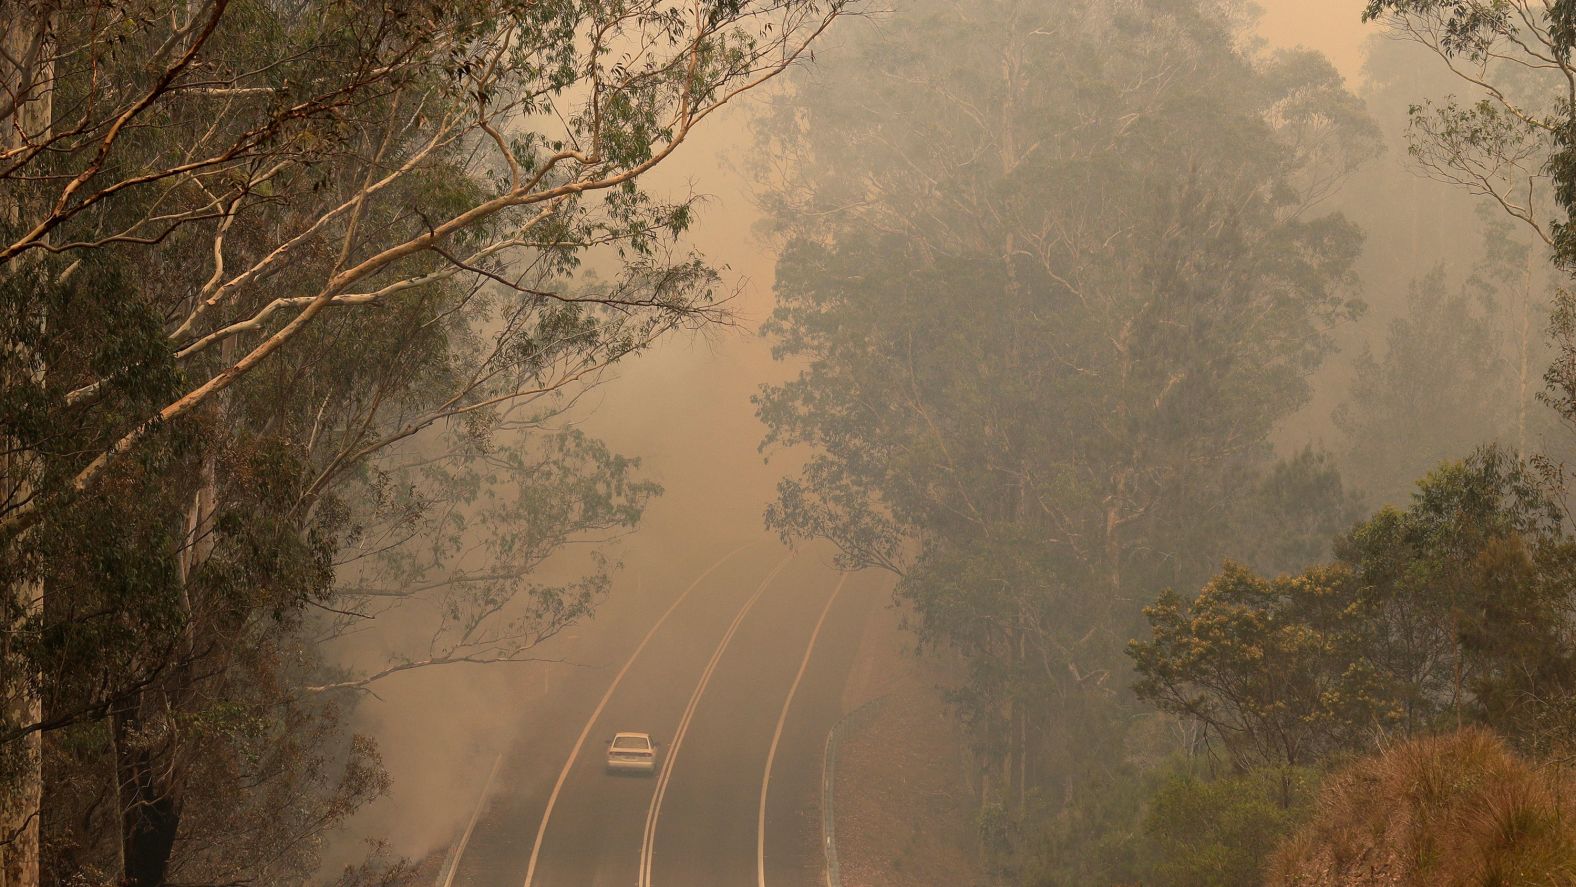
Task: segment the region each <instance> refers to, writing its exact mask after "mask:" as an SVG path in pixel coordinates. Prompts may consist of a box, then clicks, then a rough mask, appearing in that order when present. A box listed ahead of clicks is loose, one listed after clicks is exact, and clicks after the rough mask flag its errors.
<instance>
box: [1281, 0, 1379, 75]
mask: <svg viewBox="0 0 1576 887" xmlns="http://www.w3.org/2000/svg"><path fill="white" fill-rule="evenodd" d="M1258 2H1259V5H1260V6H1261V7H1263V9H1264V15H1263V17H1262V18H1261V19H1260V20H1259V33H1261V34H1262V35H1263V36H1264V39H1266V40H1268V41H1269V42H1270V45H1272V46H1278V47H1279V46H1284V47H1294V46H1306V47H1307V48H1309V49H1317V50H1319V51H1320V52H1323V53H1324V54H1325V55H1327V56H1329V57H1330V60H1331V61H1332V62H1334V63H1335V66H1336V67H1337V68H1339V69H1340V70H1341V73H1342V74H1344V75H1346V78H1347V80H1348V82H1350V81H1352V80H1354V79H1356V77H1357V75H1358V73H1359V69H1360V67H1361V65H1362V45H1363V41H1364V40H1365V39H1366V38H1367V36H1368V35H1369V34H1370V33H1372V32H1373V29H1374V28H1375V27H1376V26H1374V25H1365V24H1363V22H1362V14H1363V7H1364V6H1366V5H1367V4H1366V3H1365V2H1364V0H1258Z"/></svg>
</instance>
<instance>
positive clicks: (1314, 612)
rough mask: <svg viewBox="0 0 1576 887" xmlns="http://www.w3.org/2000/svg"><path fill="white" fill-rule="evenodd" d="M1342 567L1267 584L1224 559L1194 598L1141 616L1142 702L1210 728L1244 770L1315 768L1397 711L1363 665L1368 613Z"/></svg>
mask: <svg viewBox="0 0 1576 887" xmlns="http://www.w3.org/2000/svg"><path fill="white" fill-rule="evenodd" d="M1358 584H1359V580H1358V579H1357V577H1356V576H1354V575H1353V573H1352V572H1351V571H1349V570H1347V569H1344V568H1342V567H1332V568H1312V569H1310V570H1308V571H1306V572H1304V573H1302V574H1300V575H1297V576H1283V577H1280V578H1277V579H1261V578H1259V577H1257V576H1254V575H1253V574H1252V573H1250V572H1248V571H1247V570H1246V569H1244V568H1242V567H1240V566H1236V565H1234V564H1227V566H1226V568H1225V570H1224V571H1223V572H1222V573H1221V574H1220V575H1219V576H1217V577H1215V578H1214V579H1213V580H1211V581H1210V583H1209V584H1208V585H1206V586H1204V590H1203V591H1202V592H1201V593H1200V594H1199V596H1198V597H1197V598H1196V599H1195V600H1194V601H1193V602H1192V603H1191V604H1184V603H1183V601H1182V600H1181V599H1180V598H1179V597H1178V596H1177V595H1176V594H1175V593H1173V592H1169V591H1168V592H1166V593H1164V594H1162V595H1161V596H1160V599H1159V600H1158V601H1156V602H1155V604H1153V605H1152V606H1150V607H1147V608H1146V609H1145V611H1144V612H1145V615H1146V616H1148V617H1149V622H1150V626H1151V631H1152V636H1151V639H1150V640H1149V641H1147V642H1143V643H1140V642H1136V641H1135V642H1134V643H1133V645H1132V647H1131V650H1130V652H1131V653H1132V656H1133V659H1134V661H1135V664H1136V666H1137V669H1138V673H1139V675H1140V679H1139V682H1138V683H1137V685H1136V686H1135V690H1136V691H1137V693H1138V695H1139V697H1140V698H1143V699H1146V700H1149V701H1152V702H1154V703H1155V704H1156V705H1158V706H1159V707H1160V708H1161V709H1162V710H1165V711H1168V712H1172V713H1174V714H1177V715H1179V716H1181V717H1183V718H1185V719H1189V720H1194V721H1198V722H1201V723H1203V724H1205V725H1206V726H1207V727H1209V728H1210V729H1211V730H1212V731H1213V733H1214V735H1215V736H1216V737H1218V740H1219V741H1220V742H1221V743H1222V744H1223V745H1224V746H1225V748H1226V750H1227V751H1228V752H1229V753H1230V755H1231V758H1232V761H1233V762H1234V763H1235V764H1236V765H1237V766H1239V767H1244V768H1248V767H1263V766H1270V767H1275V766H1284V767H1297V766H1311V765H1313V764H1315V763H1317V762H1318V761H1320V760H1322V759H1323V758H1324V757H1325V756H1327V755H1330V754H1332V753H1335V752H1338V751H1341V750H1344V749H1349V748H1353V747H1357V746H1358V745H1360V744H1361V743H1362V742H1363V741H1364V740H1365V739H1366V738H1367V735H1368V731H1370V730H1371V729H1374V728H1383V727H1385V726H1386V725H1388V724H1390V723H1391V722H1393V721H1394V720H1395V719H1396V718H1397V717H1398V715H1399V712H1398V711H1397V710H1396V705H1395V703H1394V700H1393V699H1392V698H1391V697H1392V693H1391V691H1390V687H1389V686H1388V685H1387V684H1386V683H1385V680H1384V676H1383V675H1381V674H1379V673H1377V672H1376V671H1375V670H1374V669H1373V668H1372V667H1371V666H1370V665H1369V664H1368V662H1367V660H1366V658H1365V657H1366V656H1367V654H1369V653H1370V652H1371V648H1370V646H1369V641H1370V638H1369V637H1368V631H1367V629H1368V624H1369V619H1370V618H1371V617H1370V614H1368V613H1366V612H1364V610H1363V609H1362V608H1361V607H1360V606H1356V603H1357V601H1358V598H1359V594H1358V591H1357V588H1358Z"/></svg>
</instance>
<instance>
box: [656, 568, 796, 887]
mask: <svg viewBox="0 0 1576 887" xmlns="http://www.w3.org/2000/svg"><path fill="white" fill-rule="evenodd" d="M792 560H793V555H792V554H789V555H788V556H787V557H785V558H783V559H782V561H781V562H780V563H778V564H777V566H776V568H774V569H773V570H772V571H771V572H770V573H768V574H767V576H766V578H765V579H762V580H761V584H760V587H759V588H756V589H755V593H754V594H752V595H750V599H749V600H747V601H745V602H744V606H743V607H740V608H739V612H738V613H737V614H736V615H735V616H734V617H733V622H732V623H730V624H729V625H728V630H727V631H726V632H724V633H723V636H722V640H721V641H719V642H718V644H717V649H716V650H715V651H713V652H712V654H711V660H710V661H708V662H707V663H706V668H705V669H704V670H703V671H702V672H701V675H700V681H699V682H698V683H697V684H696V685H695V692H694V693H691V694H690V698H689V704H688V705H686V706H684V715H683V717H681V718H680V719H679V726H678V730H676V731H675V732H674V734H673V742H672V743H671V745H670V746H669V748H668V753H667V756H666V758H665V760H663V762H662V771H661V772H660V773H658V774H657V787H656V790H655V791H653V792H652V793H651V805H650V806H649V807H647V808H646V831H645V834H644V835H642V836H641V842H640V872H639V885H640V887H651V869H652V863H653V862H654V860H655V857H656V855H657V820H658V819H659V818H660V817H661V816H662V799H663V798H664V797H666V796H667V793H668V782H669V781H671V780H672V778H673V763H674V761H676V760H678V756H679V746H681V745H683V744H684V737H685V735H686V734H688V733H689V725H690V721H691V720H692V719H693V718H694V717H695V709H696V708H697V707H699V705H700V698H701V696H702V695H704V694H705V692H706V687H707V685H708V684H710V683H711V676H712V675H713V674H714V673H715V672H716V671H717V663H719V662H721V661H722V654H723V653H725V652H727V650H728V645H729V644H731V643H732V642H733V636H734V635H735V634H737V633H738V631H739V626H740V625H742V624H743V623H744V617H745V616H747V615H749V612H750V610H752V609H754V607H755V602H756V601H758V600H760V599H761V595H763V594H765V593H766V589H767V588H768V587H769V586H770V585H771V584H772V581H773V580H775V579H776V578H777V575H778V574H779V573H781V572H782V571H783V569H784V568H785V567H787V566H788V563H789V562H790V561H792Z"/></svg>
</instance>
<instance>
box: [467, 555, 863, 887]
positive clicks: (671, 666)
mask: <svg viewBox="0 0 1576 887" xmlns="http://www.w3.org/2000/svg"><path fill="white" fill-rule="evenodd" d="M702 561H703V564H702V565H701V566H700V567H699V568H698V569H697V568H695V567H694V566H689V567H686V568H678V567H673V568H672V569H668V570H664V568H663V566H662V565H660V564H659V565H658V566H656V567H648V568H647V569H645V570H643V571H640V572H636V571H632V570H627V571H626V572H625V574H623V575H622V577H621V578H622V582H623V587H621V588H620V589H618V590H617V591H616V592H615V594H614V595H613V596H612V597H611V598H610V599H609V601H608V603H607V604H606V605H605V606H604V608H603V611H602V613H600V614H599V616H598V618H597V620H596V621H594V622H593V623H591V624H589V625H588V626H586V627H585V628H584V629H583V630H582V631H581V632H579V633H578V634H577V635H575V636H574V637H572V638H567V639H562V643H561V645H560V647H559V648H558V649H555V650H554V651H552V654H553V655H556V656H562V657H563V658H564V659H565V660H566V664H555V665H550V666H543V668H547V669H550V672H549V673H548V674H547V675H546V677H545V682H544V687H543V689H542V691H541V692H539V693H538V694H536V695H535V697H534V698H531V699H522V700H517V701H515V702H516V703H517V704H518V706H519V710H520V717H521V728H520V732H521V739H520V740H519V741H518V742H517V743H516V744H515V746H514V747H513V748H512V749H511V750H510V751H508V752H507V753H505V754H504V755H502V756H500V757H499V759H498V760H496V761H494V762H493V763H492V766H491V771H490V774H491V775H490V777H489V779H488V780H487V784H486V786H485V787H480V786H478V787H472V788H471V789H470V790H471V791H473V792H476V793H477V801H476V807H475V812H474V814H473V815H472V817H471V819H470V822H469V824H468V827H467V828H466V830H465V832H464V834H463V835H460V836H458V839H457V841H456V844H455V846H454V848H452V849H451V851H450V854H449V859H448V862H447V865H446V866H445V867H444V869H443V871H441V872H440V875H439V880H438V885H437V887H766V885H771V887H811V885H821V884H824V883H825V882H824V879H823V866H822V863H823V859H824V856H823V851H822V848H821V836H820V824H819V823H820V819H819V816H820V813H819V810H820V807H819V804H820V775H821V774H820V767H821V752H822V747H823V744H824V741H825V738H826V733H827V731H828V730H829V729H830V728H831V726H832V725H833V724H834V723H835V722H836V721H837V719H838V718H839V717H840V716H841V714H842V711H841V709H840V704H841V699H842V696H843V688H844V685H845V683H846V681H847V677H848V673H849V670H850V668H851V666H852V663H853V661H854V657H855V653H856V651H857V647H858V643H859V638H860V635H861V633H862V630H863V625H864V620H865V617H866V615H867V614H868V613H869V612H870V610H871V608H872V607H873V606H879V604H880V600H881V596H882V591H881V589H880V587H879V584H878V582H876V581H874V580H873V579H872V577H865V576H860V575H846V574H842V573H839V572H838V571H836V570H834V569H833V568H831V566H830V557H829V553H828V552H827V551H825V550H822V549H816V548H811V549H807V550H804V551H801V552H797V553H790V552H787V551H785V550H784V549H783V548H782V547H781V546H780V545H778V544H776V543H775V542H773V541H770V540H766V539H760V540H756V541H752V542H747V543H744V544H737V543H735V544H732V545H721V544H719V546H718V547H717V549H716V550H715V551H708V552H706V553H705V555H704V556H703V557H702ZM500 704H509V701H508V700H500ZM620 730H637V731H643V732H649V733H651V734H652V736H653V737H654V738H656V739H657V740H658V741H659V742H661V743H662V749H661V751H662V768H661V770H660V771H659V773H658V774H657V775H656V776H655V777H631V776H612V775H608V774H606V773H605V772H604V770H603V759H604V754H605V745H604V741H605V740H606V739H607V738H608V737H610V736H612V735H613V733H615V732H617V731H620Z"/></svg>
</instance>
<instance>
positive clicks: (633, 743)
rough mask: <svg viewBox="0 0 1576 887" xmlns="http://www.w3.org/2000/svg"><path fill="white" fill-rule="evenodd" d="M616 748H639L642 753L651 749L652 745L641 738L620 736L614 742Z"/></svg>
mask: <svg viewBox="0 0 1576 887" xmlns="http://www.w3.org/2000/svg"><path fill="white" fill-rule="evenodd" d="M613 747H614V748H638V749H640V750H642V751H644V750H645V749H648V748H650V747H651V745H650V743H648V742H646V740H644V739H641V738H640V737H639V736H620V737H618V738H617V739H615V740H613Z"/></svg>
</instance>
